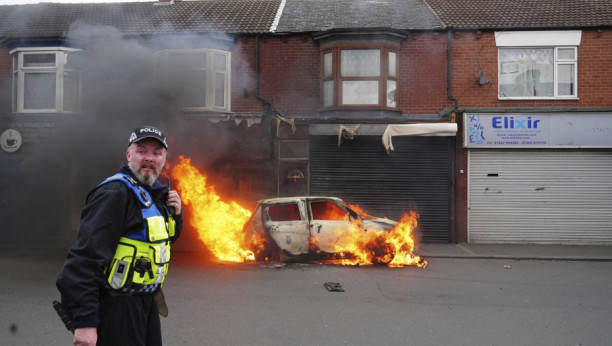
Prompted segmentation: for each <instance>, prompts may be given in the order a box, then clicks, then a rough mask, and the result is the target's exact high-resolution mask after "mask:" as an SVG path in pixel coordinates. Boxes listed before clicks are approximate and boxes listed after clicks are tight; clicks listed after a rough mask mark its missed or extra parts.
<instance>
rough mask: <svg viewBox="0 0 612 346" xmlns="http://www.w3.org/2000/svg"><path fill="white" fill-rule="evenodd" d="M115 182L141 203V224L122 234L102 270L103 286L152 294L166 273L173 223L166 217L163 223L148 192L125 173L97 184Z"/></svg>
mask: <svg viewBox="0 0 612 346" xmlns="http://www.w3.org/2000/svg"><path fill="white" fill-rule="evenodd" d="M115 180H119V181H122V182H123V183H125V184H126V185H127V186H128V187H129V188H130V190H131V191H132V192H133V193H134V194H135V195H136V197H137V198H138V200H139V201H140V203H139V205H140V207H141V210H142V219H143V225H142V229H140V230H138V231H130V232H127V233H124V234H123V235H122V236H121V238H119V243H118V245H117V249H116V250H115V255H114V256H113V259H112V261H111V263H110V264H109V265H108V266H107V267H106V269H105V275H106V283H105V285H106V287H107V288H110V289H112V290H115V291H121V292H128V293H146V292H153V291H155V290H156V289H157V288H158V287H160V286H161V284H162V283H163V282H164V278H165V277H166V274H167V273H168V264H169V263H170V237H172V236H174V230H175V221H174V219H173V218H172V217H171V216H169V217H168V222H166V220H165V218H164V215H163V214H162V213H161V211H160V210H159V209H158V208H157V206H156V205H155V203H153V199H152V198H151V195H150V194H149V192H148V191H147V190H145V189H144V188H143V187H142V186H141V185H140V184H138V182H136V180H134V178H132V177H131V176H129V175H127V174H122V173H118V174H115V175H114V176H112V177H110V178H108V179H106V180H105V181H103V182H102V183H101V184H100V185H103V184H106V183H108V182H110V181H115ZM100 185H99V186H100Z"/></svg>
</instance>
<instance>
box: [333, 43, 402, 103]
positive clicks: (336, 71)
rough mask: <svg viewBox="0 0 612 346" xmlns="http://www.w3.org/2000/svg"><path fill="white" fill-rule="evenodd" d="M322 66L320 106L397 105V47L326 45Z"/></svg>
mask: <svg viewBox="0 0 612 346" xmlns="http://www.w3.org/2000/svg"><path fill="white" fill-rule="evenodd" d="M322 67H323V68H322V69H321V70H322V95H323V97H322V106H323V108H339V109H348V108H377V109H379V108H391V109H395V108H397V98H396V92H397V77H398V76H397V71H398V67H397V48H395V47H393V48H392V47H385V46H378V47H377V46H374V45H368V46H354V45H353V46H334V47H326V48H325V49H324V50H323V51H322Z"/></svg>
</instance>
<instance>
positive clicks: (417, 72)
mask: <svg viewBox="0 0 612 346" xmlns="http://www.w3.org/2000/svg"><path fill="white" fill-rule="evenodd" d="M610 5H612V4H611V3H610V1H609V0H606V1H601V0H598V1H592V2H589V3H586V2H579V3H574V2H565V1H563V2H561V3H558V2H552V1H535V0H534V1H531V2H529V1H527V2H521V3H513V2H511V3H508V2H502V1H482V0H463V1H451V0H446V1H443V0H429V1H422V0H386V1H360V0H339V1H338V0H336V1H324V0H301V1H295V0H282V1H281V0H234V1H214V0H205V1H189V2H187V1H184V2H183V1H174V2H159V3H156V2H151V3H108V4H53V3H45V4H39V5H16V6H0V18H1V19H2V20H1V21H0V22H1V23H3V24H0V43H1V44H0V132H2V135H3V137H2V138H1V139H0V142H2V145H3V149H4V150H3V151H2V152H0V161H1V162H2V164H1V167H2V168H1V169H0V176H1V177H2V178H3V180H4V181H11V182H15V183H14V184H11V185H10V186H8V185H5V187H3V188H2V189H3V190H5V192H4V193H3V196H6V197H4V198H3V200H2V201H1V203H2V204H3V207H2V208H1V209H2V210H3V211H2V212H3V213H6V214H7V217H6V218H8V219H9V220H10V222H9V223H10V225H9V226H11V227H8V229H10V231H8V232H9V234H8V235H7V238H8V239H9V241H10V242H13V243H14V244H17V245H20V244H26V243H27V240H26V239H23V233H21V231H20V230H23V229H27V231H28V233H29V234H32V235H34V236H36V237H37V238H39V239H41V242H42V243H44V244H45V245H46V246H63V245H64V244H65V243H67V242H68V241H71V240H72V239H74V230H75V227H76V224H77V223H78V213H79V210H80V208H81V206H82V200H81V199H80V198H81V197H79V196H85V194H86V192H87V191H88V189H89V188H91V186H94V185H95V184H96V183H98V182H99V181H100V180H101V179H102V178H104V177H106V176H108V175H110V174H112V173H113V172H114V167H116V165H117V164H118V162H119V161H120V160H121V159H122V156H121V153H122V150H124V149H125V148H124V146H123V145H124V144H123V143H124V142H125V141H126V139H125V138H124V137H126V136H127V134H128V133H129V131H130V130H131V129H132V128H134V127H136V126H139V125H141V124H143V123H150V124H157V125H158V126H160V127H163V128H165V129H166V131H167V132H168V134H169V141H170V145H171V153H172V155H173V156H172V157H171V159H170V161H171V162H176V160H177V159H178V157H179V156H180V155H183V156H185V157H189V158H191V159H192V161H193V162H194V164H195V165H197V166H198V167H200V168H201V169H202V170H204V171H206V172H207V173H208V174H210V176H211V178H212V179H213V181H215V182H216V184H217V185H218V186H219V188H220V189H221V190H222V191H224V193H225V195H226V196H228V198H232V199H236V200H239V201H241V202H242V203H243V204H244V205H247V206H252V205H253V203H254V202H255V201H256V200H258V199H261V198H266V197H274V196H289V195H300V194H301V195H303V194H309V195H332V196H337V197H341V198H343V199H345V200H346V201H348V202H350V203H358V204H359V205H361V206H362V207H363V208H364V209H366V210H368V211H370V212H371V213H372V214H374V215H381V216H387V217H389V218H392V219H398V218H399V217H400V216H401V215H402V214H403V213H404V212H406V211H409V210H415V211H417V212H418V213H419V214H420V219H419V229H418V235H419V236H420V238H421V240H422V241H424V242H465V241H470V242H516V243H524V242H529V243H531V242H535V243H576V242H580V243H596V244H601V243H609V242H610V241H611V240H612V228H611V227H610V226H609V225H610V224H611V223H610V221H612V220H609V218H610V217H611V216H610V215H612V213H611V212H610V211H612V191H611V189H612V181H611V180H610V179H612V174H610V173H611V172H612V168H611V167H612V152H611V151H610V148H611V147H612V142H611V140H610V138H612V136H610V134H609V132H608V131H610V128H612V125H611V121H610V119H612V97H611V96H609V95H610V93H609V92H608V91H609V89H610V88H612V84H611V83H610V82H609V81H608V80H609V79H610V78H609V77H610V75H611V72H610V66H611V65H612V63H611V62H612V36H611V34H612V31H611V29H610V25H611V24H612V10H611V9H612V6H610ZM551 9H554V10H555V11H551ZM529 54H531V55H529ZM528 74H529V76H528V77H527V75H528ZM536 74H538V78H536V76H535V75H536ZM519 75H521V77H520V79H517V78H516V77H517V76H519ZM470 119H479V120H478V121H476V120H473V121H471V120H470ZM575 120H577V121H578V122H580V123H581V124H583V125H581V126H578V127H575V128H572V127H570V126H571V125H569V124H573V123H575ZM582 120H584V121H582ZM536 121H537V124H539V125H540V127H539V128H538V129H535V128H527V127H528V124H531V125H530V126H532V127H533V126H534V124H536ZM545 125H546V126H547V127H545ZM554 126H556V127H554ZM522 127H526V128H524V129H523V128H522ZM550 128H553V130H550ZM523 130H525V131H523ZM527 130H532V131H531V132H528V131H527ZM536 130H540V131H539V132H538V131H536ZM504 131H505V132H504ZM585 131H587V132H588V131H591V134H590V135H588V134H587V133H586V132H585ZM593 131H595V132H594V133H593ZM476 134H479V135H480V137H478V138H476V137H474V135H476ZM502 135H503V136H502ZM519 138H520V139H519ZM122 141H123V142H122ZM519 141H520V142H521V143H519ZM487 142H491V143H487ZM523 142H525V143H523ZM527 142H530V143H527ZM570 142H571V143H570ZM534 143H535V144H534ZM547 164H548V165H547ZM593 167H597V169H592V168H593ZM529 168H531V169H529ZM561 168H570V169H567V170H565V169H561ZM553 171H554V172H561V171H564V172H566V174H561V173H556V174H552V172H553ZM548 178H550V179H548ZM506 196H508V197H507V198H506ZM551 205H552V207H549V206H551ZM49 206H53V208H49ZM32 210H35V211H36V212H35V215H36V217H34V218H27V217H20V218H15V217H14V216H11V217H9V216H8V215H28V214H29V213H31V212H32ZM66 215H69V217H68V218H67V217H66ZM6 218H5V219H6ZM67 219H69V220H68V221H66V220H67ZM48 225H57V227H55V228H59V229H62V230H63V231H61V232H60V233H61V234H55V233H49V232H46V230H47V228H46V227H47V226H48ZM42 243H41V244H42Z"/></svg>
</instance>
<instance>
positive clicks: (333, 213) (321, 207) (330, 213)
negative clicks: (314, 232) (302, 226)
mask: <svg viewBox="0 0 612 346" xmlns="http://www.w3.org/2000/svg"><path fill="white" fill-rule="evenodd" d="M310 211H311V213H312V219H313V220H333V221H349V220H350V218H349V213H348V212H347V211H346V210H344V209H343V208H342V207H340V206H339V205H337V204H335V203H333V202H330V201H316V202H310Z"/></svg>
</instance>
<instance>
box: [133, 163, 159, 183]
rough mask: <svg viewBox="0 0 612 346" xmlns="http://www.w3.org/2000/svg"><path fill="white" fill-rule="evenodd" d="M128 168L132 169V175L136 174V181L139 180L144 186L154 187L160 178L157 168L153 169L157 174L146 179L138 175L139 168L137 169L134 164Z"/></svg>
mask: <svg viewBox="0 0 612 346" xmlns="http://www.w3.org/2000/svg"><path fill="white" fill-rule="evenodd" d="M128 166H129V167H130V170H131V171H132V173H134V176H135V177H136V180H138V181H139V182H140V183H141V184H143V185H148V186H153V183H155V180H157V177H158V176H159V172H157V169H156V168H153V169H154V170H155V173H153V174H151V175H149V176H148V177H145V176H144V175H142V174H140V173H138V167H135V166H134V164H133V163H131V162H129V163H128Z"/></svg>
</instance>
